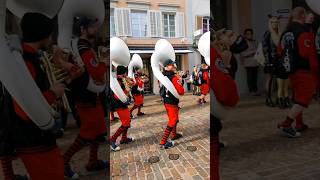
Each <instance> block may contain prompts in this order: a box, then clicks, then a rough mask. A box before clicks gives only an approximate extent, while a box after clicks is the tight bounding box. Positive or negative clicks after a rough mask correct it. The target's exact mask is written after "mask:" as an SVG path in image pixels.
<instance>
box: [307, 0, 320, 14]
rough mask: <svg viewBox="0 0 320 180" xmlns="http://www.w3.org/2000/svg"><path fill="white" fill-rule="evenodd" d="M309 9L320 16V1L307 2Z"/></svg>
mask: <svg viewBox="0 0 320 180" xmlns="http://www.w3.org/2000/svg"><path fill="white" fill-rule="evenodd" d="M306 3H307V4H308V5H309V7H310V8H311V9H312V10H313V11H314V12H315V13H317V14H318V15H320V2H319V0H306Z"/></svg>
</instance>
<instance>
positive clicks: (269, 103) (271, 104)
mask: <svg viewBox="0 0 320 180" xmlns="http://www.w3.org/2000/svg"><path fill="white" fill-rule="evenodd" d="M266 106H269V107H274V106H275V105H274V104H273V102H272V100H271V98H270V97H269V96H267V97H266Z"/></svg>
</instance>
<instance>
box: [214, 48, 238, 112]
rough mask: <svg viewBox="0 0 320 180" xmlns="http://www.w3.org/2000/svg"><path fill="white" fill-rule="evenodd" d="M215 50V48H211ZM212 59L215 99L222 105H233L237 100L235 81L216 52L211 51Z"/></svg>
mask: <svg viewBox="0 0 320 180" xmlns="http://www.w3.org/2000/svg"><path fill="white" fill-rule="evenodd" d="M213 51H215V50H213ZM211 56H212V58H214V59H213V61H214V62H213V64H212V65H211V67H212V77H211V79H212V83H211V84H212V85H211V87H212V89H213V92H214V94H215V96H216V98H217V100H218V101H219V102H220V103H221V104H222V105H224V106H229V107H234V106H235V105H237V103H238V101H239V94H238V89H237V85H236V83H235V81H234V80H233V79H232V77H231V76H230V74H229V72H228V70H227V69H226V68H225V67H224V64H223V61H222V59H221V58H220V57H219V56H218V55H217V52H216V51H215V52H214V53H211Z"/></svg>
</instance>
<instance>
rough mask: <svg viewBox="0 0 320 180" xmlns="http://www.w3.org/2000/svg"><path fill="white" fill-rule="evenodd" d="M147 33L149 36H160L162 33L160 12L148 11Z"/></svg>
mask: <svg viewBox="0 0 320 180" xmlns="http://www.w3.org/2000/svg"><path fill="white" fill-rule="evenodd" d="M148 22H149V23H148V35H149V36H150V37H160V36H161V34H162V25H161V12H160V11H151V10H150V11H148Z"/></svg>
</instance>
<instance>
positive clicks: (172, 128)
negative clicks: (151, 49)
mask: <svg viewBox="0 0 320 180" xmlns="http://www.w3.org/2000/svg"><path fill="white" fill-rule="evenodd" d="M164 75H165V76H167V77H168V78H169V79H170V81H171V82H172V84H173V85H174V87H175V89H176V90H177V92H178V94H179V95H184V88H183V86H182V84H181V82H180V80H179V77H178V76H177V75H176V74H175V73H174V72H171V71H164ZM161 88H163V89H162V90H160V91H161V92H163V93H162V94H161V96H162V98H163V102H164V106H165V108H166V111H167V114H168V118H169V121H168V125H167V128H166V130H165V134H164V136H163V138H162V140H161V142H160V145H165V144H166V143H167V140H168V137H169V135H170V133H171V132H172V139H175V138H176V136H177V132H176V131H177V124H178V122H179V109H180V108H179V99H177V98H176V97H175V96H173V94H172V93H171V92H170V91H168V90H167V89H166V88H165V87H164V86H162V87H161Z"/></svg>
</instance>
